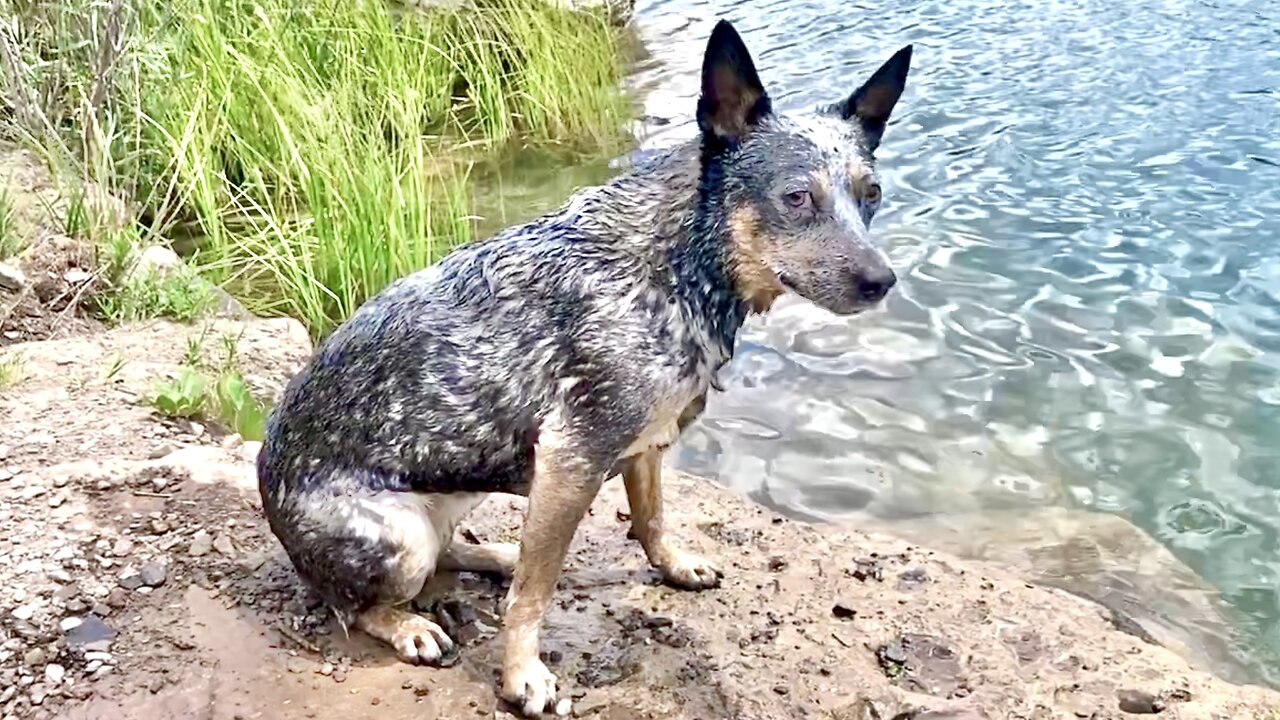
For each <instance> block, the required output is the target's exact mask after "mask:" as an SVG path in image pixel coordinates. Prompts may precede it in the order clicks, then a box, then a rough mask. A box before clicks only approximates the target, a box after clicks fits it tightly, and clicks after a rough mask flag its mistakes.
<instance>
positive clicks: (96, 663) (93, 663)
mask: <svg viewBox="0 0 1280 720" xmlns="http://www.w3.org/2000/svg"><path fill="white" fill-rule="evenodd" d="M102 665H103V662H102V661H101V660H90V661H89V662H87V663H85V664H84V672H85V674H86V675H92V674H94V673H95V672H97V671H98V668H100V667H102Z"/></svg>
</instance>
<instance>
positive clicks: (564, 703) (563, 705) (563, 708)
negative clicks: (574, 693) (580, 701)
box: [556, 698, 573, 717]
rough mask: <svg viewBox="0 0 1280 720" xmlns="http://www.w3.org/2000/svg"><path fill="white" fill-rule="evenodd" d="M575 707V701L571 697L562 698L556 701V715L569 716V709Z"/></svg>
mask: <svg viewBox="0 0 1280 720" xmlns="http://www.w3.org/2000/svg"><path fill="white" fill-rule="evenodd" d="M572 709H573V701H571V700H570V699H569V698H560V701H559V702H557V703H556V715H557V716H558V717H568V716H569V711H570V710H572Z"/></svg>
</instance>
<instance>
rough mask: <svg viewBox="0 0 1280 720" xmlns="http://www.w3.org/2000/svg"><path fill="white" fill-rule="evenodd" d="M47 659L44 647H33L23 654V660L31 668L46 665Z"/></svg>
mask: <svg viewBox="0 0 1280 720" xmlns="http://www.w3.org/2000/svg"><path fill="white" fill-rule="evenodd" d="M46 659H47V658H46V655H45V651H44V648H38V647H35V648H31V649H30V650H28V651H27V652H26V654H25V655H23V656H22V662H23V663H24V664H26V666H27V667H30V668H37V667H40V666H41V665H44V663H45V660H46Z"/></svg>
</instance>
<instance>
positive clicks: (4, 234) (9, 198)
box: [0, 185, 24, 260]
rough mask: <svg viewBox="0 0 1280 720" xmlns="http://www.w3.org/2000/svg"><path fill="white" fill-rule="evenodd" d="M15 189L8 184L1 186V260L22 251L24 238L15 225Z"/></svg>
mask: <svg viewBox="0 0 1280 720" xmlns="http://www.w3.org/2000/svg"><path fill="white" fill-rule="evenodd" d="M13 219H14V207H13V191H12V190H11V189H10V188H9V186H8V185H5V186H4V187H3V188H0V260H5V259H7V258H11V257H13V256H14V255H17V254H18V253H20V252H22V249H23V245H24V242H23V239H22V236H21V235H20V234H19V233H18V229H17V228H16V227H14V222H13Z"/></svg>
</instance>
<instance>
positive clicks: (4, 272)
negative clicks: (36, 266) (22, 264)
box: [0, 263, 27, 292]
mask: <svg viewBox="0 0 1280 720" xmlns="http://www.w3.org/2000/svg"><path fill="white" fill-rule="evenodd" d="M26 285H27V276H26V274H24V273H23V272H22V271H21V270H19V269H18V266H16V265H11V264H9V263H0V288H4V289H5V290H8V291H9V292H18V291H19V290H21V289H22V288H24V287H26Z"/></svg>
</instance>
